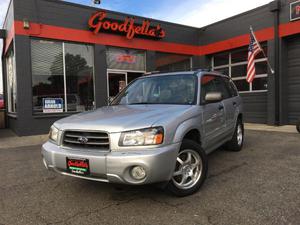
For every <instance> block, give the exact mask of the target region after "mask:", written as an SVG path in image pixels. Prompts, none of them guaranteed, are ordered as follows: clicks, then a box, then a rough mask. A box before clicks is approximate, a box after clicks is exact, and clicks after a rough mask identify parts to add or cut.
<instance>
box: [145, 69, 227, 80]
mask: <svg viewBox="0 0 300 225" xmlns="http://www.w3.org/2000/svg"><path fill="white" fill-rule="evenodd" d="M182 74H187V75H197V76H203V75H215V76H221V77H228V78H229V76H226V75H224V74H222V73H220V72H218V71H208V70H194V71H178V72H159V71H155V72H153V73H148V74H147V73H146V74H145V76H142V77H160V76H172V75H182ZM142 77H141V78H142Z"/></svg>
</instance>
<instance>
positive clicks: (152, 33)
mask: <svg viewBox="0 0 300 225" xmlns="http://www.w3.org/2000/svg"><path fill="white" fill-rule="evenodd" d="M106 16H107V14H106V12H103V11H101V12H97V13H95V14H94V15H92V16H91V17H90V19H89V21H88V25H89V28H90V29H91V30H92V31H93V32H94V33H95V34H98V33H100V32H103V31H106V32H110V33H119V34H123V35H125V36H126V37H127V38H128V39H133V38H134V37H135V36H138V37H145V38H154V39H161V38H164V37H165V36H166V32H165V31H164V30H163V29H162V28H161V26H160V25H159V24H158V25H157V26H151V22H150V21H149V20H144V21H143V22H142V24H135V18H128V17H127V18H125V20H124V21H116V20H110V19H107V18H106Z"/></svg>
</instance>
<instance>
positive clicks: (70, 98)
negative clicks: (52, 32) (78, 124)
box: [31, 40, 94, 113]
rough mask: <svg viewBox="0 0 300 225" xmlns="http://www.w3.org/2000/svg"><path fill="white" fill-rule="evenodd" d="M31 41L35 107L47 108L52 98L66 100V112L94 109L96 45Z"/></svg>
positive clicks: (41, 110)
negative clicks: (45, 102) (94, 49)
mask: <svg viewBox="0 0 300 225" xmlns="http://www.w3.org/2000/svg"><path fill="white" fill-rule="evenodd" d="M31 45H32V46H31V49H32V52H31V57H32V60H31V61H32V93H33V111H34V112H35V113H41V112H43V107H44V106H43V100H44V99H49V98H51V99H62V100H63V106H64V107H63V109H62V112H66V111H67V112H79V111H85V110H90V109H93V105H94V85H93V64H94V62H93V48H92V47H91V46H86V45H80V44H70V43H65V44H63V43H61V42H56V41H45V40H32V41H31ZM63 48H65V49H64V51H63ZM63 52H65V55H63ZM64 65H65V69H64ZM65 87H66V90H65ZM66 104H67V107H65V106H66Z"/></svg>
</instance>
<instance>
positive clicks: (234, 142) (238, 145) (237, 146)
mask: <svg viewBox="0 0 300 225" xmlns="http://www.w3.org/2000/svg"><path fill="white" fill-rule="evenodd" d="M243 144H244V124H243V122H242V120H241V119H238V121H237V123H236V126H235V130H234V134H233V136H232V139H231V140H230V141H228V142H227V143H226V145H225V147H226V149H227V150H229V151H233V152H239V151H241V150H242V148H243Z"/></svg>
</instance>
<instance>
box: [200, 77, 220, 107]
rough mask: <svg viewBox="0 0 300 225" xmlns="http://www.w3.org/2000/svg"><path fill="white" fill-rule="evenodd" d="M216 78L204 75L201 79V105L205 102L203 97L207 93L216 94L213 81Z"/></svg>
mask: <svg viewBox="0 0 300 225" xmlns="http://www.w3.org/2000/svg"><path fill="white" fill-rule="evenodd" d="M216 78H217V77H216V76H212V75H204V76H203V77H201V104H203V103H204V102H205V96H206V94H207V93H209V92H217V88H216V84H215V82H214V81H215V79H216Z"/></svg>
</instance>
